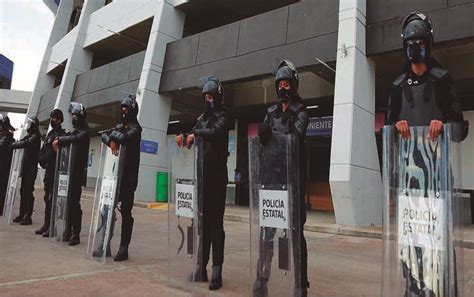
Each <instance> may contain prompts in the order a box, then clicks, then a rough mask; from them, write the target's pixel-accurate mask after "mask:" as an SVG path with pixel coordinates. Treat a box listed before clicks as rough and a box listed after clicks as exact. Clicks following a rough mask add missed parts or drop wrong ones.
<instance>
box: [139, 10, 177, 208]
mask: <svg viewBox="0 0 474 297" xmlns="http://www.w3.org/2000/svg"><path fill="white" fill-rule="evenodd" d="M184 18H185V16H184V13H182V12H180V11H178V10H176V9H175V8H174V7H173V1H170V2H169V1H160V2H158V3H157V6H156V13H155V15H154V18H153V24H152V27H151V32H150V39H149V41H148V46H147V49H146V54H145V60H144V63H143V68H142V73H141V76H140V82H139V85H138V91H137V94H138V96H137V101H138V105H139V108H140V112H139V115H138V121H139V122H140V124H141V126H142V127H143V133H142V140H144V141H152V142H155V143H158V152H157V154H152V153H144V152H142V153H141V155H140V169H139V170H140V171H139V177H138V188H137V192H136V197H137V200H141V201H154V199H155V197H156V173H157V172H158V171H168V154H167V143H166V133H167V129H168V119H169V115H170V111H171V98H170V97H168V96H165V95H161V94H159V93H158V89H159V85H160V79H161V73H162V71H163V62H164V58H165V51H166V44H167V43H169V42H172V41H175V40H178V39H181V37H182V34H183V28H184Z"/></svg>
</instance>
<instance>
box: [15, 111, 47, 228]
mask: <svg viewBox="0 0 474 297" xmlns="http://www.w3.org/2000/svg"><path fill="white" fill-rule="evenodd" d="M25 128H26V132H27V135H26V136H25V137H23V138H22V139H21V140H20V141H17V142H14V143H12V145H11V146H12V148H13V149H24V150H25V151H24V153H23V166H22V168H21V188H20V196H21V201H20V214H19V215H18V216H17V217H16V218H14V219H13V222H15V223H20V225H31V224H33V222H32V220H31V215H32V214H33V207H34V203H35V196H34V195H33V191H34V190H35V180H36V174H37V173H38V154H39V150H40V145H41V134H40V131H39V121H38V118H37V117H35V116H32V117H28V118H27V119H26V126H25Z"/></svg>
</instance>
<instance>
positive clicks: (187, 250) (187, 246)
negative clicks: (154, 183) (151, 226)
mask: <svg viewBox="0 0 474 297" xmlns="http://www.w3.org/2000/svg"><path fill="white" fill-rule="evenodd" d="M202 146H203V142H202V139H200V138H196V139H195V143H194V145H193V146H192V147H191V148H189V149H188V148H186V147H184V148H180V147H178V146H177V145H176V143H175V141H174V139H172V140H169V142H168V157H169V183H168V184H169V192H168V193H169V199H168V281H169V283H170V285H171V286H174V287H178V288H181V289H183V290H186V291H193V290H194V281H195V279H194V277H192V275H193V273H194V272H195V271H196V269H197V267H198V266H199V261H200V259H199V257H200V256H199V255H200V252H201V246H202V242H201V241H202V240H201V234H202V193H203V189H202V184H203V183H202V182H203V181H202V162H203V158H202V155H201V154H202Z"/></svg>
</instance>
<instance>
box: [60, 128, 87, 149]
mask: <svg viewBox="0 0 474 297" xmlns="http://www.w3.org/2000/svg"><path fill="white" fill-rule="evenodd" d="M88 138H89V132H88V131H85V130H79V131H78V133H75V134H70V135H66V136H60V137H58V142H59V145H61V146H65V145H68V144H71V143H78V142H82V141H85V140H87V139H88Z"/></svg>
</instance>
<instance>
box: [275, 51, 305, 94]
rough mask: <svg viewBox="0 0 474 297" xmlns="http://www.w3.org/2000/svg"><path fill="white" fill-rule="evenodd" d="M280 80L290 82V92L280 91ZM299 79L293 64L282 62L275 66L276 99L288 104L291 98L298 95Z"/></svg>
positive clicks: (286, 61)
mask: <svg viewBox="0 0 474 297" xmlns="http://www.w3.org/2000/svg"><path fill="white" fill-rule="evenodd" d="M281 80H287V81H289V82H290V90H288V91H287V90H280V88H279V84H280V81H281ZM298 86H299V77H298V71H297V70H296V66H295V64H293V63H292V62H291V61H289V60H282V61H280V63H279V64H278V66H277V70H276V73H275V89H276V93H277V95H278V99H279V100H280V101H281V102H288V101H289V100H290V98H291V97H294V96H295V95H297V94H298Z"/></svg>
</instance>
